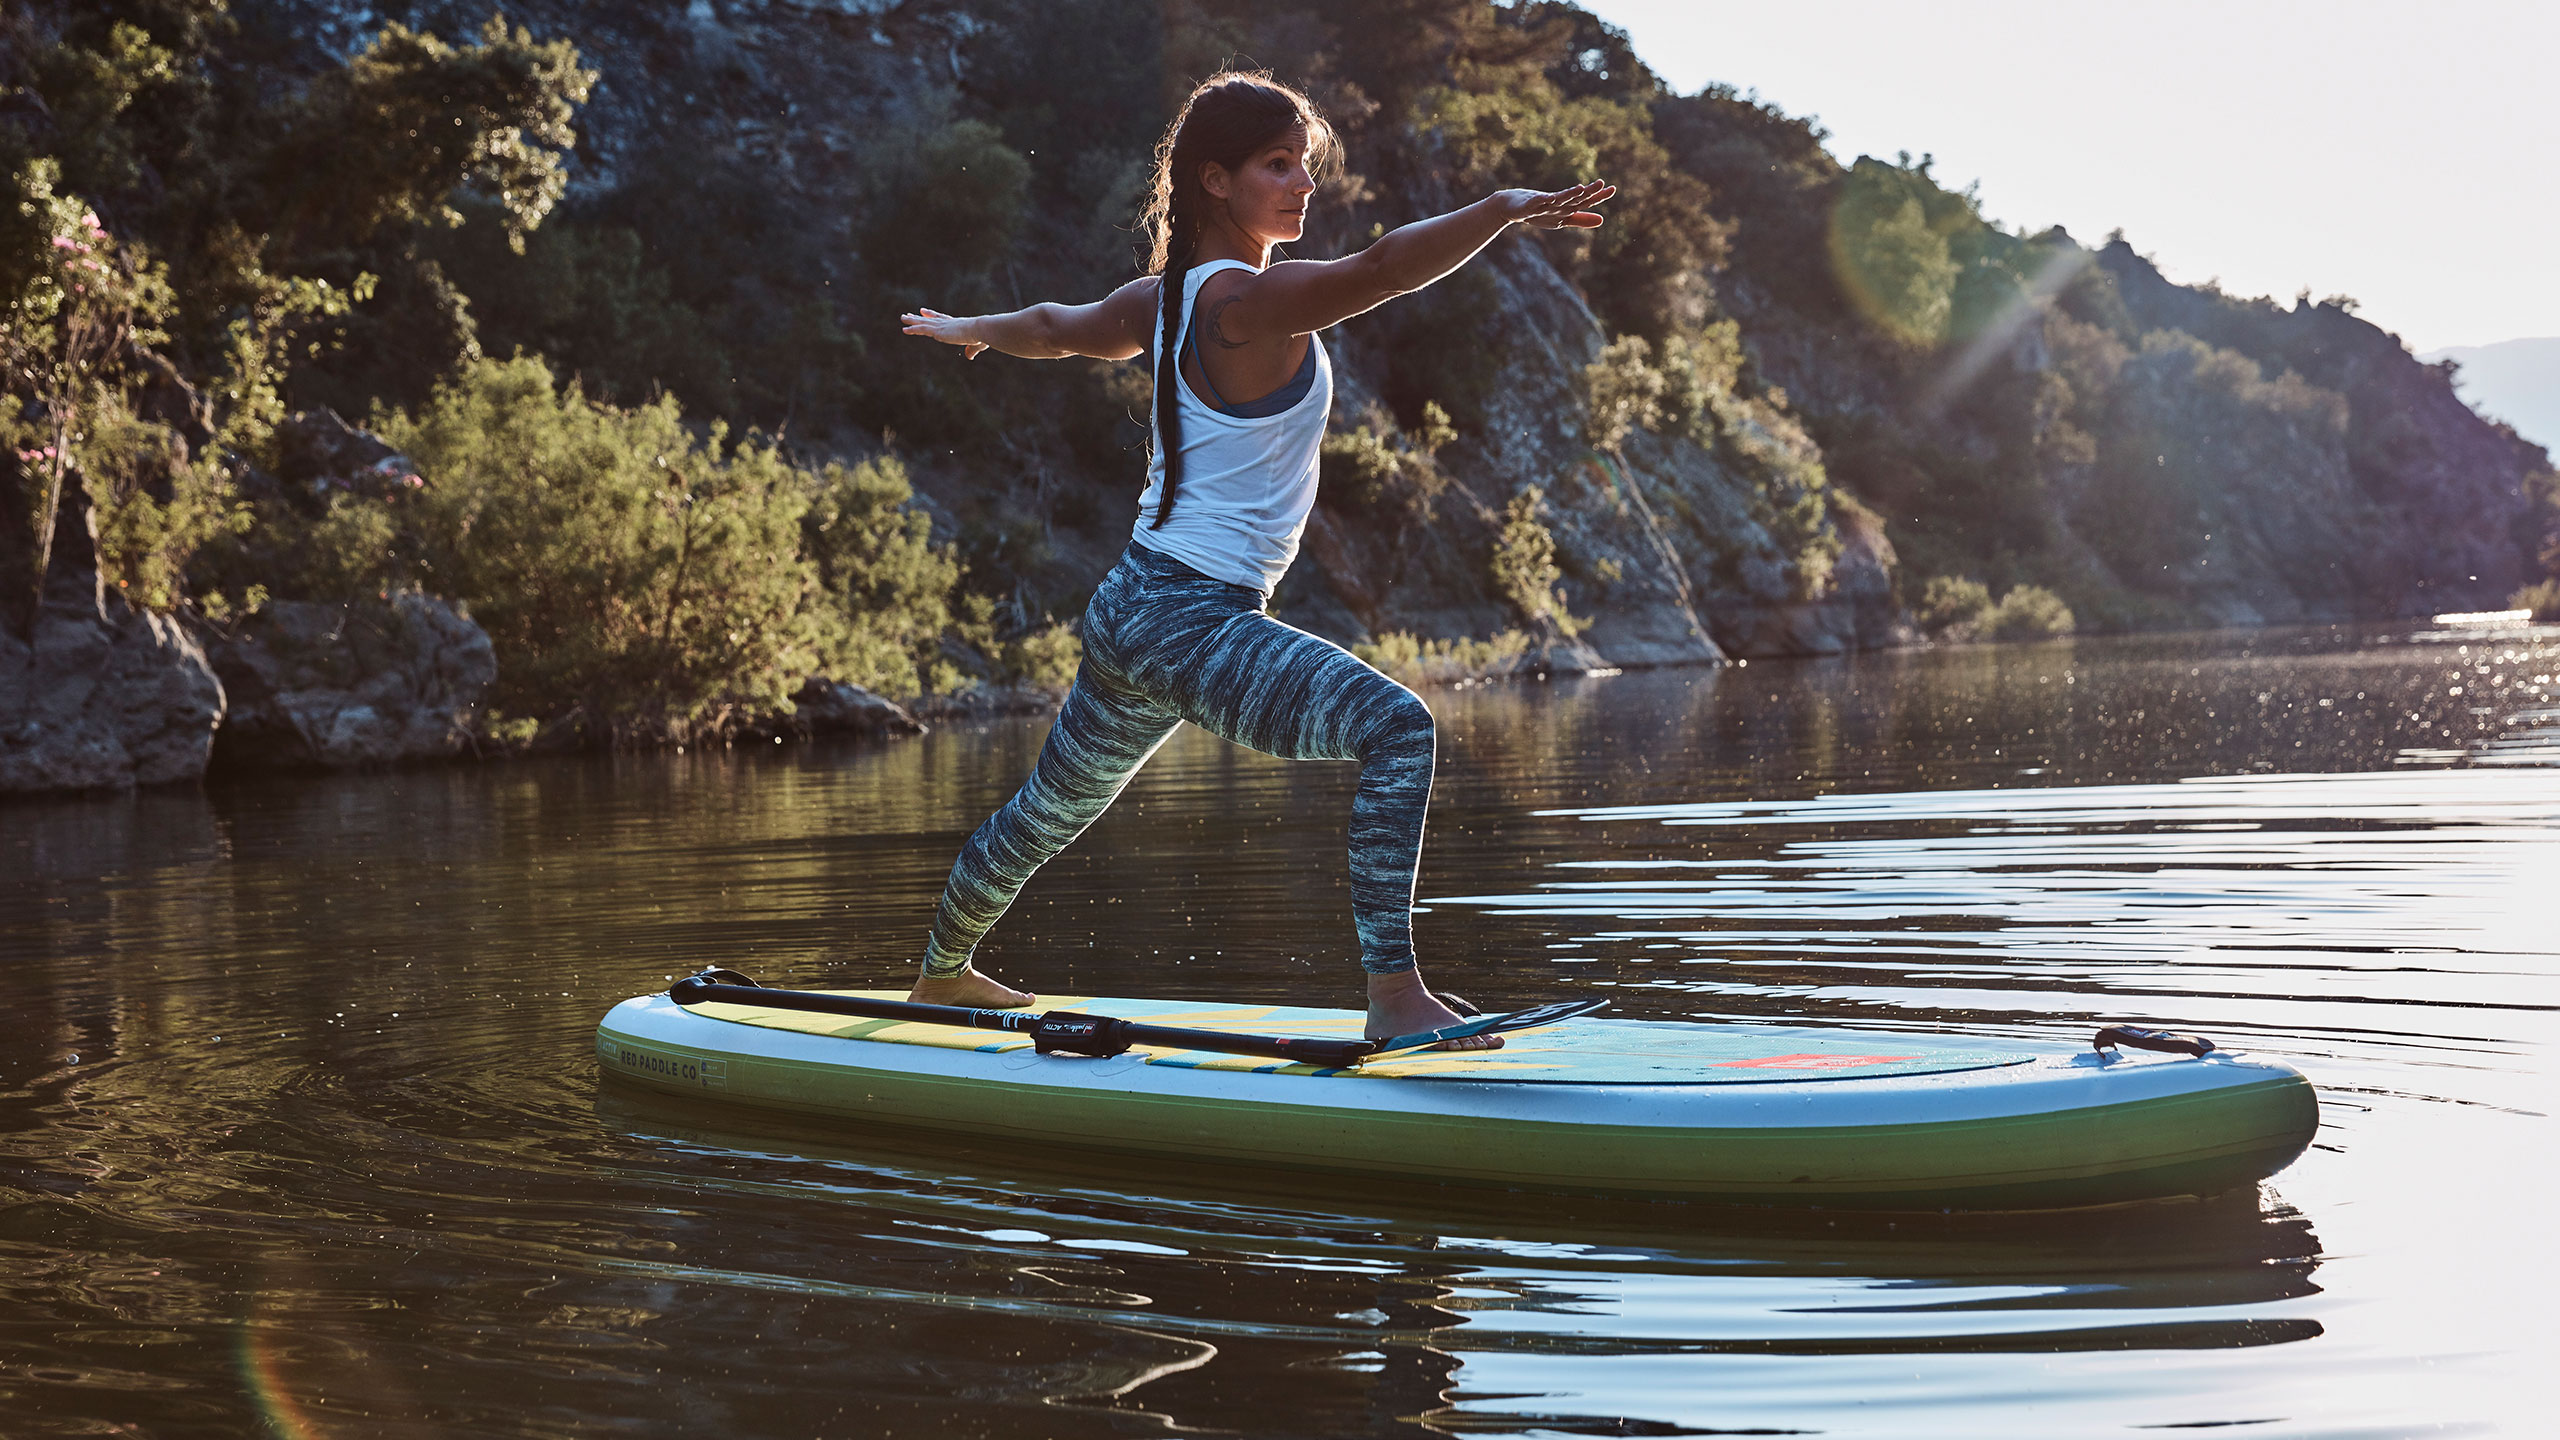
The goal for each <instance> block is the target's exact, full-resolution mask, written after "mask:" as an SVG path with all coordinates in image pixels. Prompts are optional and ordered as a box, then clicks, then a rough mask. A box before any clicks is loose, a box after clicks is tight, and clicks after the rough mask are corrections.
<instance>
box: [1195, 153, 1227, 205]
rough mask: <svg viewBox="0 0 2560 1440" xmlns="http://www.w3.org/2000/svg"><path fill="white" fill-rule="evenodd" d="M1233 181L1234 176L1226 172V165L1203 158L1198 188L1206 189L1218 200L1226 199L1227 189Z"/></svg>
mask: <svg viewBox="0 0 2560 1440" xmlns="http://www.w3.org/2000/svg"><path fill="white" fill-rule="evenodd" d="M1234 183H1235V177H1233V176H1231V175H1229V174H1228V173H1227V167H1226V166H1224V165H1221V164H1219V163H1218V162H1217V161H1215V160H1204V161H1202V162H1201V164H1200V188H1201V189H1203V190H1206V191H1208V192H1209V194H1210V196H1211V197H1212V198H1214V199H1218V200H1224V199H1226V198H1227V191H1228V190H1229V189H1230V188H1231V187H1232V186H1233V185H1234Z"/></svg>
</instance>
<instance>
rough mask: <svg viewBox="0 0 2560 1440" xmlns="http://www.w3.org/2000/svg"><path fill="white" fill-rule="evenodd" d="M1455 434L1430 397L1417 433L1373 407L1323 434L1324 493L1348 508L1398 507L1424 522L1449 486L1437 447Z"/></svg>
mask: <svg viewBox="0 0 2560 1440" xmlns="http://www.w3.org/2000/svg"><path fill="white" fill-rule="evenodd" d="M1457 433H1458V432H1457V430H1456V428H1455V427H1454V426H1452V425H1451V424H1450V422H1449V412H1447V411H1446V410H1443V409H1441V408H1440V407H1439V406H1438V405H1437V404H1435V403H1433V402H1431V401H1427V400H1426V401H1424V402H1423V405H1422V428H1421V429H1420V430H1418V431H1405V430H1402V429H1399V428H1398V427H1397V425H1396V422H1395V421H1394V419H1392V418H1391V417H1389V416H1388V415H1387V413H1386V412H1385V411H1383V410H1381V409H1379V408H1378V407H1377V406H1375V405H1372V406H1370V407H1369V408H1368V410H1367V411H1366V412H1365V413H1363V414H1362V415H1361V417H1360V422H1359V423H1358V424H1356V425H1353V426H1351V427H1350V428H1349V429H1345V430H1338V431H1334V432H1331V433H1328V434H1327V435H1326V436H1325V437H1324V442H1323V449H1322V451H1321V454H1322V456H1323V462H1324V475H1323V480H1322V482H1321V483H1322V486H1323V493H1324V494H1326V495H1327V496H1329V497H1331V498H1333V499H1334V500H1336V501H1337V502H1338V503H1339V504H1341V505H1343V506H1345V507H1348V508H1353V509H1360V510H1381V509H1387V508H1390V507H1394V506H1402V507H1404V508H1405V509H1408V510H1410V511H1411V512H1412V513H1413V514H1414V515H1415V516H1416V517H1417V518H1419V519H1421V520H1423V521H1425V522H1428V521H1430V520H1433V519H1435V518H1437V509H1438V504H1439V500H1440V497H1441V496H1442V495H1444V494H1447V493H1448V490H1449V477H1448V476H1447V475H1446V474H1445V473H1443V472H1442V471H1441V469H1440V465H1439V454H1440V447H1442V446H1444V445H1446V444H1448V443H1449V442H1450V441H1451V440H1454V439H1456V438H1457Z"/></svg>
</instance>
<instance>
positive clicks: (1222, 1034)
mask: <svg viewBox="0 0 2560 1440" xmlns="http://www.w3.org/2000/svg"><path fill="white" fill-rule="evenodd" d="M667 997H668V998H669V999H671V1000H673V1001H675V1002H676V1003H677V1004H679V1005H702V1004H710V1003H718V1004H722V1005H756V1006H761V1007H763V1008H765V1009H768V1010H806V1011H810V1012H812V1013H815V1014H820V1015H853V1016H859V1017H861V1018H863V1019H866V1020H908V1021H914V1022H916V1023H919V1024H925V1025H955V1026H961V1027H964V1028H966V1029H971V1030H1008V1031H1011V1032H1013V1033H1015V1034H1017V1035H1029V1034H1032V1033H1034V1032H1036V1031H1038V1030H1039V1029H1040V1027H1041V1025H1042V1024H1043V1022H1050V1023H1052V1026H1053V1028H1057V1027H1059V1026H1063V1025H1077V1026H1081V1025H1083V1024H1085V1023H1087V1022H1089V1023H1090V1024H1091V1025H1092V1026H1093V1029H1092V1031H1091V1032H1090V1034H1091V1038H1092V1040H1093V1041H1094V1042H1096V1043H1097V1044H1098V1045H1113V1044H1116V1045H1118V1046H1119V1047H1120V1048H1122V1049H1126V1048H1128V1046H1130V1045H1162V1046H1164V1047H1166V1048H1168V1049H1173V1050H1210V1051H1215V1052H1217V1053H1218V1054H1221V1055H1258V1056H1261V1057H1263V1058H1265V1059H1271V1060H1291V1061H1295V1062H1297V1063H1299V1064H1302V1065H1328V1066H1338V1065H1357V1064H1359V1063H1360V1062H1361V1061H1362V1060H1363V1059H1365V1058H1367V1057H1368V1056H1371V1055H1374V1054H1376V1053H1377V1051H1378V1048H1379V1047H1378V1045H1377V1043H1376V1042H1374V1041H1369V1040H1315V1039H1306V1038H1301V1037H1297V1036H1289V1035H1234V1034H1229V1033H1227V1032H1226V1031H1223V1030H1186V1029H1181V1028H1179V1027H1176V1026H1172V1025H1148V1024H1144V1023H1142V1022H1140V1021H1136V1020H1116V1019H1113V1018H1111V1017H1109V1016H1104V1015H1076V1014H1071V1013H1070V1012H1067V1011H1063V1010H1052V1011H1049V1012H1048V1013H1047V1014H1040V1015H1035V1014H1033V1013H1031V1012H1030V1011H1028V1010H978V1009H973V1008H971V1007H969V1006H965V1005H927V1004H924V1003H923V1002H921V1001H915V1000H874V999H871V998H869V997H868V996H862V995H831V994H826V993H824V992H821V991H816V990H773V989H767V988H766V987H764V986H762V985H723V984H721V983H719V982H717V981H713V980H700V979H694V978H690V977H688V978H686V979H683V980H679V981H677V982H676V983H675V984H673V985H670V986H668V987H667ZM1088 1053H1090V1052H1088Z"/></svg>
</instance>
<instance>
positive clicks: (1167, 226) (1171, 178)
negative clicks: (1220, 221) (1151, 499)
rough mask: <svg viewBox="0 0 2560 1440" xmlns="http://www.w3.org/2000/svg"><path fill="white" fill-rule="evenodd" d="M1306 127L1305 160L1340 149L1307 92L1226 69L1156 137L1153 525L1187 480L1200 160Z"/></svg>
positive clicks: (1148, 209)
mask: <svg viewBox="0 0 2560 1440" xmlns="http://www.w3.org/2000/svg"><path fill="white" fill-rule="evenodd" d="M1293 129H1302V130H1304V131H1305V133H1306V137H1307V166H1308V168H1309V169H1310V170H1321V169H1322V168H1324V166H1325V165H1326V163H1327V162H1328V161H1329V160H1330V158H1331V157H1332V155H1333V154H1334V150H1335V140H1334V135H1333V131H1332V130H1331V129H1329V128H1328V127H1327V126H1326V125H1325V123H1324V121H1323V119H1322V118H1321V117H1319V116H1318V115H1317V114H1316V111H1315V106H1314V105H1312V104H1310V103H1308V100H1307V97H1306V96H1304V95H1301V94H1299V93H1298V92H1297V91H1295V90H1292V89H1290V88H1289V87H1288V86H1286V85H1283V84H1281V83H1280V82H1278V81H1276V80H1274V79H1272V78H1271V77H1270V76H1268V75H1259V74H1252V75H1249V74H1243V73H1240V72H1237V71H1233V70H1227V71H1221V72H1220V73H1218V74H1216V75H1212V76H1210V77H1209V78H1208V79H1206V80H1203V81H1201V82H1200V84H1199V85H1198V86H1197V87H1196V88H1194V89H1193V90H1192V92H1191V94H1190V97H1189V98H1187V99H1185V100H1184V101H1183V102H1182V111H1181V113H1180V114H1178V115H1176V116H1175V117H1174V120H1173V124H1171V125H1170V126H1168V127H1166V129H1165V132H1164V138H1163V139H1162V140H1159V141H1158V142H1156V158H1155V175H1154V178H1153V180H1152V181H1151V182H1150V184H1149V186H1148V195H1147V200H1146V205H1145V207H1144V208H1143V209H1142V210H1141V211H1140V212H1139V217H1138V218H1139V222H1140V224H1141V225H1142V226H1143V227H1144V228H1145V230H1146V232H1147V235H1148V239H1149V242H1150V253H1149V254H1148V256H1147V268H1148V269H1150V270H1153V271H1155V272H1156V274H1157V276H1158V277H1159V281H1158V303H1159V309H1158V314H1157V323H1156V346H1157V350H1156V376H1155V380H1156V458H1157V459H1158V460H1159V461H1161V462H1162V463H1163V465H1164V488H1163V489H1162V490H1161V491H1159V492H1158V493H1157V498H1156V518H1155V519H1154V520H1152V521H1150V522H1149V523H1148V527H1147V528H1149V529H1151V530H1158V529H1162V528H1163V527H1164V522H1165V520H1166V518H1167V517H1169V516H1171V515H1172V514H1173V492H1174V487H1176V486H1177V485H1179V484H1181V483H1182V407H1181V405H1180V403H1179V394H1178V392H1179V389H1180V387H1181V385H1182V331H1183V328H1184V321H1183V311H1184V310H1185V309H1186V308H1187V307H1186V306H1185V305H1184V304H1183V300H1184V298H1185V297H1184V294H1183V292H1184V291H1186V290H1188V289H1189V288H1190V285H1189V281H1190V278H1191V262H1192V258H1193V255H1194V254H1195V252H1197V251H1198V250H1199V248H1200V232H1201V229H1202V226H1203V223H1204V221H1203V213H1204V212H1205V211H1207V210H1209V209H1210V208H1211V205H1210V201H1209V197H1208V195H1207V193H1206V192H1205V191H1203V190H1202V189H1201V188H1200V167H1201V166H1203V165H1212V164H1214V165H1222V166H1225V167H1226V168H1227V169H1229V170H1233V169H1235V168H1236V167H1237V166H1239V165H1242V164H1243V163H1244V162H1245V161H1246V160H1247V159H1249V158H1251V157H1252V155H1253V153H1254V152H1255V151H1256V150H1259V149H1261V148H1262V147H1263V146H1265V145H1268V144H1270V143H1271V142H1272V141H1273V140H1274V139H1276V138H1278V137H1280V136H1282V135H1285V134H1287V133H1289V132H1290V131H1291V130H1293Z"/></svg>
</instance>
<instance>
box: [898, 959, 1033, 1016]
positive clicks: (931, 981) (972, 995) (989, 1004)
mask: <svg viewBox="0 0 2560 1440" xmlns="http://www.w3.org/2000/svg"><path fill="white" fill-rule="evenodd" d="M907 998H908V999H909V1000H911V1001H914V1002H915V1003H916V1004H919V1005H966V1006H968V1007H969V1008H971V1009H973V1010H1019V1009H1021V1008H1022V1007H1023V1006H1025V1005H1028V1004H1030V1003H1031V1002H1033V1001H1034V1000H1037V999H1039V998H1040V997H1039V996H1037V995H1034V994H1031V993H1030V992H1029V991H1025V990H1016V989H1014V988H1013V987H1011V986H1009V985H1004V984H1000V983H998V982H997V981H996V980H995V979H993V978H992V977H990V976H986V975H981V974H979V973H978V972H977V971H976V970H975V969H969V970H963V971H961V972H960V973H959V974H957V975H919V976H917V977H916V988H914V989H913V990H910V991H908V992H907Z"/></svg>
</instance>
